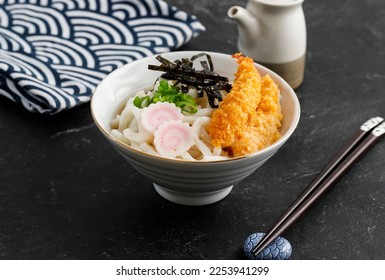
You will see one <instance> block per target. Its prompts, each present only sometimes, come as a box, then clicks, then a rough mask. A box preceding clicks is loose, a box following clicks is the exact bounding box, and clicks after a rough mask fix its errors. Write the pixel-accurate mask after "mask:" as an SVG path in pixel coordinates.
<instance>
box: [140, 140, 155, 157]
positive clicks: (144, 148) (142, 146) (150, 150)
mask: <svg viewBox="0 0 385 280" xmlns="http://www.w3.org/2000/svg"><path fill="white" fill-rule="evenodd" d="M139 146H140V149H141V150H142V151H143V152H146V153H149V154H151V155H157V156H159V153H158V152H157V151H156V150H155V149H154V147H153V146H151V145H150V144H148V143H147V142H143V143H140V145H139Z"/></svg>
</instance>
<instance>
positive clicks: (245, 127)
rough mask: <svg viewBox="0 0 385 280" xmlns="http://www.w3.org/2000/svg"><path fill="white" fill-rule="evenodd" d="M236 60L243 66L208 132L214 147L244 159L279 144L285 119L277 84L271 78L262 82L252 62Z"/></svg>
mask: <svg viewBox="0 0 385 280" xmlns="http://www.w3.org/2000/svg"><path fill="white" fill-rule="evenodd" d="M233 57H235V58H236V59H237V60H238V63H239V66H238V70H237V73H236V74H235V80H234V84H233V86H232V89H231V91H230V92H229V93H228V94H227V96H226V97H225V98H224V99H223V101H222V102H221V103H220V105H219V108H218V109H217V110H216V111H215V112H214V113H213V116H212V118H211V122H210V124H209V125H208V126H207V131H208V133H209V135H210V137H211V139H212V144H213V145H214V146H216V147H222V148H225V149H230V150H231V153H232V155H233V156H240V155H246V154H250V153H253V152H256V151H258V150H260V149H263V148H264V147H266V146H268V145H270V144H272V143H274V142H275V141H276V140H278V139H279V138H280V136H281V135H280V133H279V130H278V129H279V127H280V126H281V120H282V115H281V107H280V104H279V89H278V86H277V84H276V83H275V82H274V81H273V80H272V79H271V77H270V76H268V75H266V76H264V77H263V78H261V76H260V74H259V72H258V70H257V69H256V68H255V66H254V64H253V60H252V59H251V58H248V57H244V56H242V55H240V54H235V55H234V56H233Z"/></svg>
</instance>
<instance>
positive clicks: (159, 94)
mask: <svg viewBox="0 0 385 280" xmlns="http://www.w3.org/2000/svg"><path fill="white" fill-rule="evenodd" d="M157 102H169V103H174V104H175V105H176V106H177V107H180V108H181V110H182V112H185V113H188V114H195V113H196V112H198V106H197V103H196V100H195V98H194V97H192V96H190V95H188V94H186V93H182V92H181V91H180V90H179V88H177V87H175V86H172V85H169V83H168V81H167V80H161V81H160V82H159V86H158V88H157V90H156V91H155V93H154V96H153V97H152V98H150V96H148V95H147V96H144V97H139V96H137V97H135V99H134V105H135V106H136V107H138V108H144V107H147V106H149V105H150V104H151V103H157Z"/></svg>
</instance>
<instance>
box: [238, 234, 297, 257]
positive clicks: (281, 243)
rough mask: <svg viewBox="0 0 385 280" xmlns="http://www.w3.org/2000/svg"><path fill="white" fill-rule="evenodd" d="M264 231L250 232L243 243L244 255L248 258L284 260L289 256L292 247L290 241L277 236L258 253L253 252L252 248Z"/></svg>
mask: <svg viewBox="0 0 385 280" xmlns="http://www.w3.org/2000/svg"><path fill="white" fill-rule="evenodd" d="M264 235H265V233H262V232H256V233H253V234H250V235H249V236H248V237H247V238H246V240H245V242H244V243H243V251H244V253H245V256H246V257H247V258H248V259H250V260H286V259H288V258H289V257H290V256H291V253H292V247H291V244H290V242H289V241H288V240H287V239H285V238H283V237H280V236H279V237H277V238H276V239H275V240H274V241H273V242H272V243H271V244H270V245H269V246H267V247H266V248H265V249H263V250H262V252H260V253H259V254H258V255H254V254H253V249H254V248H255V247H256V246H257V244H258V243H259V242H260V241H261V239H262V237H263V236H264Z"/></svg>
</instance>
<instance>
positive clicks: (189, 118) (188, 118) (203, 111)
mask: <svg viewBox="0 0 385 280" xmlns="http://www.w3.org/2000/svg"><path fill="white" fill-rule="evenodd" d="M213 111H214V109H212V108H200V109H199V110H198V112H196V113H195V114H194V115H185V116H184V118H183V121H185V122H188V123H189V124H190V125H191V124H193V123H194V122H195V121H196V120H197V119H198V118H200V117H211V115H212V114H213Z"/></svg>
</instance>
